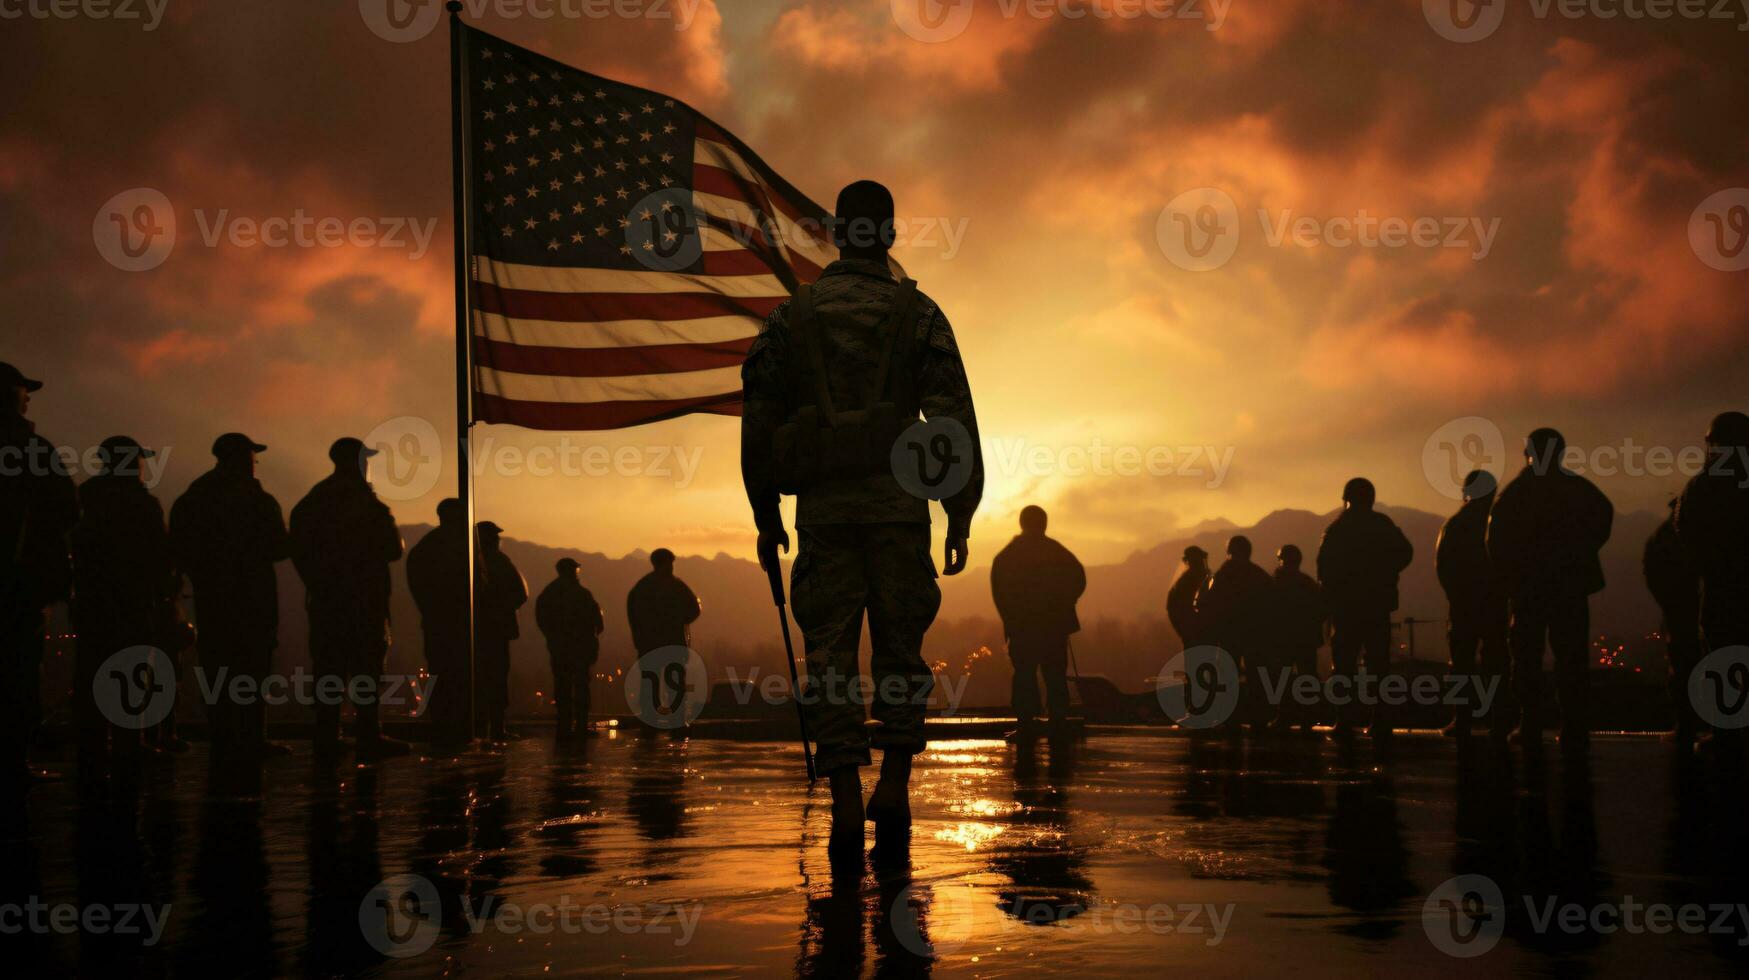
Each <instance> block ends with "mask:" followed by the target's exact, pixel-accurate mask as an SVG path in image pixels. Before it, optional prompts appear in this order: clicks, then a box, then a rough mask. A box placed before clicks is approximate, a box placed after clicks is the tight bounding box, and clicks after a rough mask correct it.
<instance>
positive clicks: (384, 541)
mask: <svg viewBox="0 0 1749 980" xmlns="http://www.w3.org/2000/svg"><path fill="white" fill-rule="evenodd" d="M376 504H377V511H378V517H377V521H378V525H379V527H380V528H381V537H380V539H379V542H378V543H379V545H380V548H381V552H380V554H381V557H382V560H383V561H400V560H401V556H402V555H404V554H406V553H407V543H406V542H405V541H403V540H401V528H400V526H399V525H397V524H396V523H395V515H394V512H393V511H390V510H389V505H388V504H385V503H383V502H382V501H380V500H379V501H377V502H376Z"/></svg>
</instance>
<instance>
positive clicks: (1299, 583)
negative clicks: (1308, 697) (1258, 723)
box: [1266, 544, 1330, 732]
mask: <svg viewBox="0 0 1749 980" xmlns="http://www.w3.org/2000/svg"><path fill="white" fill-rule="evenodd" d="M1275 561H1276V565H1275V574H1274V575H1273V576H1272V577H1271V582H1270V589H1269V596H1268V613H1267V615H1266V622H1267V624H1268V625H1270V626H1272V627H1273V636H1272V637H1271V639H1272V643H1273V647H1274V652H1273V655H1272V656H1271V657H1270V658H1269V659H1270V665H1271V666H1272V667H1274V668H1275V669H1277V670H1280V671H1281V677H1282V680H1283V681H1284V682H1285V683H1288V684H1291V683H1292V679H1293V678H1295V677H1300V676H1306V677H1313V678H1315V677H1317V676H1318V648H1319V647H1321V646H1323V645H1324V623H1325V621H1326V620H1328V619H1329V615H1330V614H1329V611H1328V610H1327V609H1326V608H1325V607H1324V591H1323V590H1322V589H1320V588H1319V587H1318V580H1317V579H1315V578H1313V577H1311V576H1310V575H1307V574H1306V573H1305V572H1304V571H1302V570H1301V568H1300V566H1301V565H1302V564H1303V563H1304V561H1305V557H1304V555H1302V554H1301V552H1300V549H1299V546H1298V545H1292V544H1284V545H1282V546H1281V548H1280V550H1278V551H1277V552H1276V553H1275ZM1282 690H1283V691H1286V690H1288V688H1287V687H1285V686H1283V687H1282ZM1313 713H1314V712H1313V711H1312V709H1311V706H1309V705H1305V706H1301V705H1297V704H1296V703H1294V702H1293V701H1288V702H1286V703H1284V704H1282V705H1280V706H1279V713H1278V714H1277V716H1276V724H1277V725H1278V726H1279V727H1281V728H1283V729H1285V728H1288V727H1290V726H1292V725H1294V724H1295V723H1296V722H1297V723H1298V724H1299V725H1301V726H1302V727H1303V728H1304V729H1305V730H1306V731H1308V732H1309V731H1311V730H1312V717H1313Z"/></svg>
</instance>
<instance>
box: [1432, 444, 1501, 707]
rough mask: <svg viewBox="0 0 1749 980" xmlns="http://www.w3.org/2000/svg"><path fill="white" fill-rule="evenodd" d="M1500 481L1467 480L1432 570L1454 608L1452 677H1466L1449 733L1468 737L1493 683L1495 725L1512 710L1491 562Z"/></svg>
mask: <svg viewBox="0 0 1749 980" xmlns="http://www.w3.org/2000/svg"><path fill="white" fill-rule="evenodd" d="M1497 487H1498V481H1496V480H1495V479H1494V474H1492V473H1490V472H1488V471H1487V470H1472V471H1471V472H1470V473H1469V475H1467V476H1465V477H1464V484H1463V496H1464V503H1463V506H1461V507H1459V508H1458V510H1457V513H1455V514H1453V515H1451V518H1450V519H1449V520H1447V521H1446V522H1445V526H1443V527H1441V528H1440V529H1439V538H1438V540H1437V541H1436V542H1435V544H1434V546H1433V567H1434V571H1435V572H1436V573H1437V574H1438V576H1439V585H1440V588H1442V589H1444V590H1445V599H1446V602H1447V604H1448V607H1449V610H1450V611H1449V612H1448V614H1447V617H1448V622H1447V625H1446V632H1445V638H1446V644H1447V646H1448V647H1449V648H1450V650H1451V672H1452V673H1453V674H1454V675H1458V676H1462V677H1465V678H1466V683H1465V684H1464V685H1463V687H1461V688H1459V691H1460V692H1461V694H1462V695H1463V697H1464V703H1462V704H1459V705H1458V706H1457V713H1456V715H1454V716H1453V718H1452V722H1451V724H1450V725H1449V726H1448V727H1447V728H1446V730H1445V734H1447V735H1449V736H1451V737H1453V738H1467V737H1468V736H1469V734H1470V728H1471V727H1472V725H1473V724H1474V723H1475V721H1476V720H1477V719H1478V718H1480V717H1481V714H1482V708H1483V705H1482V699H1481V689H1482V685H1484V684H1488V683H1493V684H1494V685H1495V687H1496V691H1495V694H1494V699H1495V704H1496V705H1498V708H1497V710H1496V711H1495V712H1494V717H1495V719H1496V720H1498V719H1500V718H1501V717H1503V716H1504V714H1505V712H1506V711H1507V710H1509V709H1508V707H1507V705H1506V704H1504V703H1503V702H1501V701H1500V693H1501V692H1500V691H1499V690H1498V686H1499V683H1500V678H1502V677H1504V676H1506V674H1507V673H1508V666H1507V662H1506V661H1507V657H1508V656H1509V654H1508V652H1507V642H1506V628H1507V622H1508V610H1507V608H1506V594H1505V593H1504V592H1502V591H1501V589H1500V586H1499V583H1498V582H1497V581H1496V580H1495V576H1494V569H1493V567H1492V566H1491V565H1490V564H1489V563H1488V511H1489V510H1491V509H1492V508H1493V506H1494V491H1495V490H1496V488H1497Z"/></svg>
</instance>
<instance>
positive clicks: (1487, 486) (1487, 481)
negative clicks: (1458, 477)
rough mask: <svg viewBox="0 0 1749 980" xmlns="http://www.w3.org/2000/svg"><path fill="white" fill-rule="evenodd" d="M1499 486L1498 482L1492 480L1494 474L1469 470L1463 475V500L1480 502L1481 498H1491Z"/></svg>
mask: <svg viewBox="0 0 1749 980" xmlns="http://www.w3.org/2000/svg"><path fill="white" fill-rule="evenodd" d="M1499 486H1500V481H1498V480H1496V479H1494V474H1492V473H1490V472H1488V471H1487V470H1471V471H1470V472H1469V473H1467V474H1465V475H1464V500H1466V501H1470V500H1481V499H1482V498H1483V497H1492V496H1494V491H1495V490H1496V489H1498V488H1499Z"/></svg>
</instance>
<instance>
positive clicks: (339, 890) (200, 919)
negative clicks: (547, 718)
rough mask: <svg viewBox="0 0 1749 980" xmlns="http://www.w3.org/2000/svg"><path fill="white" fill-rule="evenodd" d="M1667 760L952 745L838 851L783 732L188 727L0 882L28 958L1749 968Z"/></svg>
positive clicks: (327, 968) (43, 837) (8, 940)
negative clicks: (395, 751) (176, 745)
mask: <svg viewBox="0 0 1749 980" xmlns="http://www.w3.org/2000/svg"><path fill="white" fill-rule="evenodd" d="M1673 760H1674V756H1673V750H1672V748H1671V746H1670V745H1669V743H1667V742H1664V741H1660V740H1658V739H1656V738H1646V737H1618V738H1609V737H1600V738H1599V739H1598V740H1597V742H1596V743H1595V745H1594V746H1593V750H1592V762H1591V764H1590V766H1588V767H1574V766H1563V765H1562V764H1561V758H1560V753H1559V752H1558V750H1556V749H1555V748H1554V746H1553V745H1552V744H1551V746H1550V748H1549V751H1548V760H1547V762H1546V763H1545V764H1543V765H1529V766H1527V765H1525V764H1523V763H1522V762H1517V763H1512V764H1505V763H1502V762H1500V761H1499V760H1496V759H1494V758H1493V757H1492V756H1488V755H1487V754H1485V753H1484V755H1483V756H1482V757H1480V758H1475V759H1470V758H1467V757H1460V754H1459V752H1458V750H1457V748H1456V746H1455V745H1454V744H1453V743H1452V742H1450V741H1448V740H1445V739H1441V738H1439V737H1437V736H1436V735H1411V736H1406V737H1400V738H1399V739H1398V740H1397V746H1396V749H1395V750H1394V752H1392V753H1391V754H1390V757H1389V758H1385V759H1381V758H1380V757H1379V756H1378V755H1377V754H1376V753H1375V752H1374V751H1373V749H1372V748H1371V747H1370V746H1369V745H1367V744H1366V742H1365V741H1364V740H1362V741H1361V743H1360V744H1359V745H1358V746H1357V747H1355V748H1353V749H1352V750H1350V749H1343V748H1341V747H1339V746H1338V745H1337V744H1336V743H1334V742H1332V741H1329V740H1326V739H1322V738H1303V737H1299V738H1287V739H1272V740H1262V741H1256V742H1252V741H1247V742H1228V741H1226V740H1223V739H1194V740H1193V739H1190V738H1186V737H1181V736H1163V735H1161V734H1159V733H1157V732H1156V733H1123V732H1119V733H1100V734H1094V735H1092V736H1090V737H1088V738H1086V739H1085V740H1083V741H1080V742H1065V743H1063V744H1057V745H1051V744H1049V743H1039V744H1037V745H1034V746H1031V747H1016V746H1013V745H1009V744H1006V743H1004V742H1002V741H999V740H985V739H963V740H958V741H938V742H935V743H934V744H933V745H932V747H931V749H930V751H929V752H928V754H927V755H925V756H923V757H921V758H920V760H919V764H918V768H917V773H916V778H915V802H914V804H913V806H914V814H915V818H916V822H915V827H914V831H913V835H912V840H911V844H910V851H909V855H908V858H909V859H908V861H905V860H901V859H898V858H897V857H895V858H894V860H893V863H892V866H890V867H882V868H881V869H879V870H875V869H872V868H870V869H865V870H863V871H861V872H860V873H847V874H838V875H835V874H834V873H833V871H832V869H831V867H830V865H829V862H828V861H827V856H826V848H825V837H824V835H825V833H826V830H827V819H828V815H827V805H826V804H827V795H826V793H825V788H824V786H823V785H822V786H821V787H819V788H818V789H816V790H814V791H812V792H810V791H809V790H808V788H807V785H806V783H805V781H804V780H803V779H802V778H801V777H800V775H799V771H800V768H801V760H800V756H799V752H798V751H797V750H796V749H795V748H794V747H793V746H791V745H787V744H782V743H767V742H734V741H719V740H709V741H706V740H698V739H694V740H691V741H685V740H681V739H676V738H673V737H669V736H658V737H627V736H625V735H618V736H614V737H604V738H599V739H595V740H593V741H591V742H590V743H588V744H587V746H585V747H584V748H582V749H578V750H565V751H561V750H559V749H557V748H555V747H554V746H553V745H552V744H550V743H549V742H547V741H545V740H544V739H534V738H530V739H528V740H525V741H521V742H517V743H513V744H512V745H511V746H509V747H508V748H507V749H506V750H505V751H502V752H496V753H493V752H479V753H475V754H470V755H467V756H464V757H461V758H457V759H410V760H397V761H395V762H393V763H390V764H386V765H384V766H382V767H381V768H380V770H371V769H347V770H343V772H342V774H341V776H340V777H339V778H327V777H321V776H318V775H316V773H315V772H314V771H313V769H312V767H311V765H310V760H309V758H308V755H307V747H300V748H299V752H298V754H296V755H293V756H291V757H289V758H285V759H279V760H275V761H274V762H273V763H272V764H271V765H270V766H269V771H268V774H267V779H266V784H265V787H264V790H263V792H262V794H261V795H260V796H259V797H256V798H235V797H214V796H212V795H211V794H209V792H208V786H207V784H206V765H205V752H204V748H203V747H198V746H197V748H196V749H195V751H194V752H193V753H191V754H190V755H187V756H183V757H161V758H158V759H156V760H154V762H153V765H154V767H155V768H154V772H155V775H156V778H155V779H154V780H152V781H150V782H149V783H148V784H147V785H146V786H145V787H144V788H143V789H142V790H141V791H140V793H139V797H138V799H137V800H135V801H132V802H128V801H123V802H119V803H108V804H103V803H97V802H91V801H87V802H85V803H83V804H82V803H80V802H79V799H78V794H77V793H76V792H75V789H74V787H73V784H72V783H71V782H70V781H68V782H58V783H50V784H46V785H43V786H40V787H39V788H38V789H37V790H36V791H35V792H33V794H32V797H31V799H30V800H29V802H28V805H27V810H26V812H25V814H24V816H23V818H22V825H20V823H19V819H20V818H19V815H18V814H17V813H16V812H14V813H13V814H12V819H13V823H12V825H11V826H9V827H8V828H6V830H7V833H6V837H7V840H6V844H5V848H6V852H7V853H6V855H5V862H6V864H5V866H6V869H7V870H6V873H5V894H4V896H0V902H5V903H12V907H14V908H16V907H18V906H19V905H20V904H21V903H25V902H27V901H28V900H29V899H30V898H31V897H32V896H34V897H35V898H36V899H37V904H38V905H39V906H40V910H39V912H38V916H39V918H40V919H41V920H42V921H44V922H49V923H51V925H50V926H47V927H35V928H29V927H27V928H25V929H24V930H23V931H21V932H19V931H13V930H11V929H8V930H7V931H8V932H9V933H10V934H8V935H4V936H0V941H3V942H4V943H5V944H6V949H7V951H8V952H7V953H6V960H5V962H6V963H7V965H8V969H7V973H8V974H9V975H70V974H80V975H99V974H103V975H112V976H113V975H148V976H149V975H164V974H171V973H177V974H198V975H207V974H211V975H223V976H250V975H275V974H293V975H313V976H330V975H346V976H350V975H356V976H389V977H399V976H416V977H436V976H490V977H498V976H539V975H546V974H557V975H575V974H581V975H591V974H638V975H655V976H662V975H673V974H696V975H713V976H714V975H723V976H738V975H753V974H758V975H772V974H777V975H782V974H791V973H793V974H801V975H806V976H822V977H852V976H858V975H863V976H882V975H890V976H912V975H924V974H934V975H938V976H986V977H998V976H1012V975H1017V974H1053V973H1054V974H1065V975H1076V976H1092V975H1101V976H1103V975H1114V974H1135V973H1137V972H1138V971H1150V972H1152V971H1157V970H1171V971H1173V973H1174V974H1176V975H1179V976H1183V975H1186V973H1187V972H1188V973H1189V974H1190V975H1195V976H1258V975H1275V974H1286V973H1291V974H1295V975H1318V976H1323V975H1357V974H1359V975H1385V974H1389V975H1408V976H1414V975H1416V974H1422V975H1427V974H1432V975H1453V974H1458V973H1460V972H1462V973H1471V972H1474V971H1477V970H1483V971H1488V972H1491V973H1504V974H1515V975H1560V976H1574V975H1578V976H1583V975H1590V974H1596V975H1605V976H1609V975H1622V976H1627V975H1643V974H1646V973H1650V972H1658V973H1663V974H1669V975H1683V976H1689V975H1727V974H1730V975H1741V969H1742V967H1743V966H1744V965H1745V963H1746V962H1749V960H1746V959H1745V957H1744V956H1743V954H1742V948H1743V947H1742V946H1740V945H1739V943H1741V942H1744V941H1745V940H1746V939H1749V929H1746V927H1745V924H1744V921H1743V916H1744V915H1745V914H1749V913H1745V912H1744V911H1743V910H1741V909H1739V908H1737V907H1735V905H1734V903H1735V902H1737V901H1742V900H1743V899H1744V894H1743V892H1744V889H1743V888H1742V887H1741V886H1740V883H1741V882H1742V881H1743V876H1742V866H1743V860H1742V859H1741V858H1739V857H1738V856H1736V854H1735V845H1736V844H1738V843H1739V839H1740V837H1741V836H1742V832H1743V830H1744V828H1745V826H1746V824H1745V819H1744V817H1745V812H1744V809H1743V790H1742V788H1741V785H1742V784H1741V781H1740V780H1738V781H1736V782H1734V783H1729V784H1727V785H1725V786H1721V785H1719V781H1718V780H1717V779H1715V778H1714V777H1713V776H1712V775H1711V773H1712V771H1713V770H1712V768H1711V764H1710V763H1709V764H1705V765H1701V766H1698V767H1692V766H1682V767H1678V766H1676V765H1674V764H1673ZM871 779H872V774H871ZM1454 876H1464V877H1462V878H1461V879H1460V880H1459V882H1458V883H1457V884H1456V885H1448V884H1446V883H1447V882H1448V881H1449V880H1451V879H1453V878H1454ZM385 880H387V882H388V883H387V884H386V885H384V884H383V883H384V882H385ZM1490 888H1492V889H1494V891H1493V892H1490ZM57 908H70V909H72V910H73V911H69V912H63V913H59V914H61V915H62V916H63V918H64V922H63V926H53V924H52V923H53V921H54V918H53V917H54V915H55V914H57V913H56V911H55V910H56V909H57ZM94 909H97V910H101V915H102V916H109V917H111V918H112V919H113V920H114V923H113V925H119V922H120V919H121V918H122V916H124V915H126V914H127V913H128V910H129V909H136V911H135V913H134V914H133V916H132V918H133V919H134V921H135V922H136V923H142V922H147V921H150V920H148V919H147V918H146V912H147V911H150V912H151V914H152V916H154V917H156V916H161V917H162V918H161V923H162V932H161V935H160V936H159V938H158V941H156V942H155V943H153V942H148V940H147V938H146V937H144V936H142V935H140V934H137V933H136V934H132V935H120V934H115V933H114V932H113V931H112V927H111V926H108V925H104V924H103V923H101V922H100V923H98V924H97V925H96V926H91V924H90V922H89V921H87V920H88V919H90V916H92V915H93V914H94V913H93V911H92V910H94ZM1454 910H1455V911H1454ZM12 915H13V919H12V921H19V919H18V913H17V912H13V913H12ZM75 915H77V916H82V917H84V918H82V919H81V920H80V922H81V923H84V924H83V925H80V924H78V923H73V921H72V919H71V916H75ZM1624 916H1625V917H1624ZM93 921H94V920H93ZM8 924H9V923H8V921H6V919H5V913H4V912H0V927H3V926H7V925H8ZM1457 954H1479V956H1478V957H1477V958H1473V959H1472V958H1465V957H1462V956H1460V955H1457Z"/></svg>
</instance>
